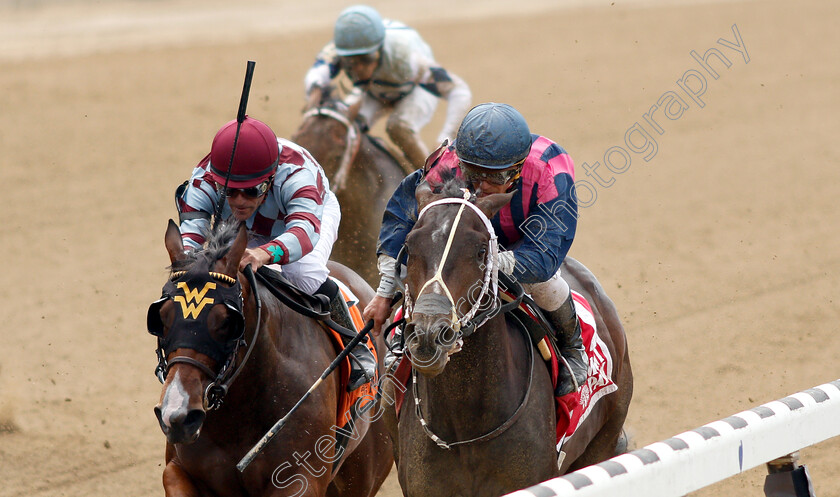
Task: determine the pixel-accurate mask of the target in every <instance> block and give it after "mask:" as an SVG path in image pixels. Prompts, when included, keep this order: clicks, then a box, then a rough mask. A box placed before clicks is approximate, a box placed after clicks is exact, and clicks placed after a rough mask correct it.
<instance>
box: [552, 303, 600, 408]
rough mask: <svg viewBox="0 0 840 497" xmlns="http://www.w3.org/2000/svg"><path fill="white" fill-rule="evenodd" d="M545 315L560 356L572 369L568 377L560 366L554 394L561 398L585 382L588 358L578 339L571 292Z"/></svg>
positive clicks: (576, 319) (565, 370)
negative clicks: (552, 327) (559, 304)
mask: <svg viewBox="0 0 840 497" xmlns="http://www.w3.org/2000/svg"><path fill="white" fill-rule="evenodd" d="M543 312H545V311H543ZM545 315H546V317H547V318H548V319H549V321H551V324H552V325H553V326H554V329H555V330H556V331H557V339H558V340H557V341H558V342H559V344H558V345H559V347H560V355H562V356H563V358H564V359H566V362H568V363H569V367H570V368H571V369H572V375H571V376H570V375H569V371H568V370H567V369H566V368H565V367H563V365H562V364H561V365H560V379H559V380H558V383H557V388H556V389H555V391H554V394H555V395H556V396H558V397H561V396H563V395H566V394H567V393H571V392H574V391H575V390H577V388H579V387H580V386H581V385H583V384H584V382H586V373H587V371H588V370H589V357H588V356H587V355H586V349H585V348H584V346H583V340H582V339H581V337H580V322H579V321H578V317H577V312H575V303H574V302H573V301H572V293H571V292H569V298H567V299H566V301H565V302H563V305H561V306H560V308H558V309H556V310H554V311H550V312H545Z"/></svg>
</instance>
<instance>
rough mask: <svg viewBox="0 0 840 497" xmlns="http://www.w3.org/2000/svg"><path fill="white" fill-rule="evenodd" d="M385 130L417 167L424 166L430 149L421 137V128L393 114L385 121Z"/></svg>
mask: <svg viewBox="0 0 840 497" xmlns="http://www.w3.org/2000/svg"><path fill="white" fill-rule="evenodd" d="M385 131H386V132H387V133H388V137H389V138H390V139H391V141H393V142H394V144H395V145H397V146H398V147H399V148H400V149H401V150H402V151H403V154H405V157H406V159H408V160H409V162H411V163H412V164H414V166H415V168H418V167H422V166H423V163H424V162H425V161H426V157H427V156H428V155H429V150H428V149H427V148H426V145H425V144H424V143H423V141H422V140H421V139H420V130H417V129H415V128H414V126H412V125H411V124H410V123H408V122H407V121H405V120H404V119H402V118H400V117H397V116H393V115H392V116H391V117H390V118H389V119H388V121H387V122H386V123H385Z"/></svg>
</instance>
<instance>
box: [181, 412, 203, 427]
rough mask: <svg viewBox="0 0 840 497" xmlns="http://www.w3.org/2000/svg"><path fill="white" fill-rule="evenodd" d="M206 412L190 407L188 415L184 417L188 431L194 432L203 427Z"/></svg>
mask: <svg viewBox="0 0 840 497" xmlns="http://www.w3.org/2000/svg"><path fill="white" fill-rule="evenodd" d="M204 416H205V413H204V411H203V410H201V409H190V412H188V413H187V416H186V417H185V418H184V428H185V429H186V430H187V431H188V432H193V431H195V430H197V429H198V428H200V427H201V424H202V423H204Z"/></svg>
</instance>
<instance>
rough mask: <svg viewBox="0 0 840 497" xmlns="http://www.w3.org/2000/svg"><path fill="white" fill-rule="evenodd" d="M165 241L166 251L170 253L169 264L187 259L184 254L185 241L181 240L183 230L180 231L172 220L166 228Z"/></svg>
mask: <svg viewBox="0 0 840 497" xmlns="http://www.w3.org/2000/svg"><path fill="white" fill-rule="evenodd" d="M163 241H164V244H165V245H166V251H167V252H169V262H175V261H180V260H183V259H186V257H187V255H186V254H185V253H184V241H183V240H182V239H181V230H180V229H178V225H177V224H175V221H173V220H171V219H170V220H169V224H168V225H167V226H166V235H165V236H164V238H163Z"/></svg>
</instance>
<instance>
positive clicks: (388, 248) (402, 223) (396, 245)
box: [363, 169, 423, 335]
mask: <svg viewBox="0 0 840 497" xmlns="http://www.w3.org/2000/svg"><path fill="white" fill-rule="evenodd" d="M422 180H423V171H422V170H419V169H418V170H417V171H414V172H413V173H411V174H409V175H408V176H406V177H405V179H403V180H402V182H401V183H400V185H399V186H398V187H397V189H396V191H394V194H393V195H392V196H391V199H390V200H389V201H388V205H386V206H385V214H384V215H383V216H382V229H381V230H380V232H379V242H378V243H377V249H376V255H377V267H378V268H379V277H380V280H379V286H378V288H377V289H376V296H374V298H373V299H372V300H371V301H370V303H369V304H368V305H367V307H365V310H364V313H363V314H364V318H365V321H367V320H370V319H372V320H373V321H374V326H373V328H372V330H371V331H372V332H373V334H374V335H378V334H379V333H380V332H381V330H382V324H383V323H384V322H385V321H386V320H387V319H388V316H390V315H391V298H392V297H393V296H394V295H395V294H396V293H397V291H398V290H399V289H400V288H401V287H402V282H401V281H400V280H399V278H398V277H397V275H396V274H395V273H396V271H397V268H398V264H399V263H398V262H397V256H398V255H399V252H400V250H401V249H402V246H403V244H404V243H405V238H406V236H408V233H409V232H410V231H411V229H412V228H413V227H414V224H415V223H416V222H417V199H416V197H415V196H414V192H415V190H416V189H417V185H419V184H420V182H421V181H422Z"/></svg>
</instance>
